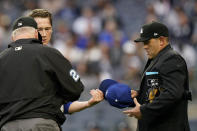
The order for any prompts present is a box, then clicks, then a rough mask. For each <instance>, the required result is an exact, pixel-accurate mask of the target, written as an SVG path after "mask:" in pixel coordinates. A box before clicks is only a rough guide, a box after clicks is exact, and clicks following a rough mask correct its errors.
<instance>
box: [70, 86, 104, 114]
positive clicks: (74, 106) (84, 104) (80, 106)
mask: <svg viewBox="0 0 197 131" xmlns="http://www.w3.org/2000/svg"><path fill="white" fill-rule="evenodd" d="M90 94H91V95H92V97H91V98H90V99H89V100H88V101H74V102H72V103H71V104H70V105H68V107H67V110H68V111H67V112H68V113H69V114H72V113H74V112H79V111H81V110H84V109H86V108H89V107H91V106H93V105H95V104H97V103H99V102H101V101H102V100H103V99H104V97H103V93H102V91H100V90H99V89H93V90H91V91H90Z"/></svg>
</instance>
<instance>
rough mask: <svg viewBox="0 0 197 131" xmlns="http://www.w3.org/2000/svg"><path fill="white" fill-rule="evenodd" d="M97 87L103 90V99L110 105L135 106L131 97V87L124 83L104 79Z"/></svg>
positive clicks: (118, 106) (120, 106)
mask: <svg viewBox="0 0 197 131" xmlns="http://www.w3.org/2000/svg"><path fill="white" fill-rule="evenodd" d="M99 89H100V90H101V91H103V93H104V97H105V99H106V100H107V101H108V102H109V104H110V105H111V106H114V107H117V108H126V107H134V106H135V104H134V102H133V99H132V98H131V88H130V87H129V86H128V85H126V84H121V83H118V82H117V81H114V80H111V79H106V80H104V81H102V82H101V84H100V87H99Z"/></svg>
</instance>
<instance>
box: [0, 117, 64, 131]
mask: <svg viewBox="0 0 197 131" xmlns="http://www.w3.org/2000/svg"><path fill="white" fill-rule="evenodd" d="M1 131H60V128H59V126H58V124H57V123H56V122H55V121H54V120H51V119H43V118H31V119H20V120H14V121H10V122H7V123H6V124H5V125H4V126H3V127H2V128H1Z"/></svg>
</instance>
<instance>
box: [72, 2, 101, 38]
mask: <svg viewBox="0 0 197 131" xmlns="http://www.w3.org/2000/svg"><path fill="white" fill-rule="evenodd" d="M100 30H101V20H100V18H99V17H97V16H96V14H95V12H94V10H93V9H92V8H91V7H87V6H86V7H84V8H83V9H82V15H81V16H80V17H78V18H76V20H75V21H74V23H73V31H74V32H75V33H77V34H78V35H84V34H97V33H99V32H100Z"/></svg>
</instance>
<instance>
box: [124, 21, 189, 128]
mask: <svg viewBox="0 0 197 131" xmlns="http://www.w3.org/2000/svg"><path fill="white" fill-rule="evenodd" d="M168 36H169V35H168V28H167V27H166V26H165V25H164V24H162V23H159V22H152V23H149V24H146V25H144V26H142V28H141V31H140V37H139V38H138V39H136V40H135V42H141V43H143V47H144V49H145V51H146V53H147V56H148V61H147V63H146V65H145V68H144V71H143V74H142V79H141V85H140V89H139V91H138V92H136V97H137V99H134V102H135V104H136V106H135V107H134V108H133V109H129V110H126V111H124V113H126V114H128V115H129V116H131V117H136V118H137V119H138V128H137V131H190V127H189V122H188V114H187V109H188V100H191V94H190V93H189V80H188V79H189V78H188V70H187V65H186V62H185V60H184V59H183V57H181V55H179V54H178V53H177V52H176V51H174V50H173V48H172V47H171V45H170V44H169V39H168ZM138 102H139V103H138Z"/></svg>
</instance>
